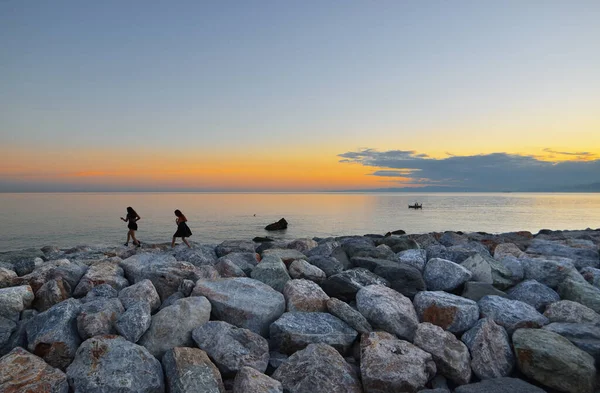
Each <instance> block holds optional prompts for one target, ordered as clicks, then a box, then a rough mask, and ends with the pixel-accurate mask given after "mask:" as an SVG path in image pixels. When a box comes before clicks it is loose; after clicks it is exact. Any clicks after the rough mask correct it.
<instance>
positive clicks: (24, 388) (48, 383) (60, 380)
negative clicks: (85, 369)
mask: <svg viewBox="0 0 600 393" xmlns="http://www.w3.org/2000/svg"><path fill="white" fill-rule="evenodd" d="M0 391H1V392H4V393H18V392H23V393H34V392H48V393H67V392H68V391H69V384H68V383H67V376H66V375H65V374H64V373H63V372H62V371H60V370H57V369H55V368H53V367H50V366H49V365H48V364H46V362H44V361H43V360H42V359H40V358H39V357H37V356H35V355H32V354H31V353H29V352H27V351H26V350H24V349H23V348H15V349H13V350H12V351H11V352H10V353H8V354H7V355H6V356H4V357H2V358H0Z"/></svg>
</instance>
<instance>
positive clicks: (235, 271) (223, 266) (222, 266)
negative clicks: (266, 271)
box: [215, 255, 254, 277]
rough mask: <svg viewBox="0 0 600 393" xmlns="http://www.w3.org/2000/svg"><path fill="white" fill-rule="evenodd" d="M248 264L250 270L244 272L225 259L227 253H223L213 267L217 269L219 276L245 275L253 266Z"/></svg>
mask: <svg viewBox="0 0 600 393" xmlns="http://www.w3.org/2000/svg"><path fill="white" fill-rule="evenodd" d="M249 266H251V267H250V272H249V273H246V272H245V271H244V270H242V268H241V267H239V266H238V265H236V264H235V263H233V262H232V261H231V260H229V259H227V255H225V256H224V257H222V258H219V261H218V262H217V264H216V265H215V269H217V271H218V272H219V275H220V276H221V277H246V276H248V275H249V274H251V273H252V269H253V268H254V266H252V265H249Z"/></svg>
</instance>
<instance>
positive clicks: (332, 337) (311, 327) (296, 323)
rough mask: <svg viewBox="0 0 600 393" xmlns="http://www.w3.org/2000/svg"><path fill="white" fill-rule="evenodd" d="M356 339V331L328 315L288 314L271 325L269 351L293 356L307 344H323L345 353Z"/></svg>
mask: <svg viewBox="0 0 600 393" xmlns="http://www.w3.org/2000/svg"><path fill="white" fill-rule="evenodd" d="M357 336H358V333H357V332H356V330H354V329H352V328H351V327H350V326H348V325H347V324H346V323H345V322H344V321H342V320H340V319H338V318H336V317H334V316H333V315H331V314H328V313H320V312H288V313H285V314H283V315H282V316H281V318H279V319H278V320H276V321H275V322H273V323H272V324H271V327H270V339H271V344H272V346H273V349H275V350H277V351H279V352H281V353H285V354H293V353H294V352H296V351H299V350H301V349H303V348H305V347H306V346H308V345H309V344H317V343H325V344H328V345H331V346H332V347H334V348H335V349H337V350H338V351H339V352H340V353H342V354H343V353H346V352H348V350H349V349H350V346H351V345H352V343H353V342H354V340H355V339H356V337H357Z"/></svg>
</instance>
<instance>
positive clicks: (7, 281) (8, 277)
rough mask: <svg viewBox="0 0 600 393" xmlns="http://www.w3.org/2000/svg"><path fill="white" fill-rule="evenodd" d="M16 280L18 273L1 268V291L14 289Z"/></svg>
mask: <svg viewBox="0 0 600 393" xmlns="http://www.w3.org/2000/svg"><path fill="white" fill-rule="evenodd" d="M16 278H17V273H15V272H14V271H12V270H10V269H5V268H3V267H0V289H2V288H8V287H12V286H13V282H14V280H15V279H16Z"/></svg>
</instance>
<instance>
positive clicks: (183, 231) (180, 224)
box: [171, 209, 192, 248]
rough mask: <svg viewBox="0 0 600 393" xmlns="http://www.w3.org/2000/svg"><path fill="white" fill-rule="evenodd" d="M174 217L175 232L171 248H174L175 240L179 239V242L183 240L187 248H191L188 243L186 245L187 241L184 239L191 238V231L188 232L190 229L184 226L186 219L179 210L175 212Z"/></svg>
mask: <svg viewBox="0 0 600 393" xmlns="http://www.w3.org/2000/svg"><path fill="white" fill-rule="evenodd" d="M175 215H176V216H177V218H176V219H175V223H176V224H177V232H175V234H174V235H173V241H172V242H171V247H175V238H177V237H180V238H181V240H183V242H184V243H185V244H186V245H187V246H188V247H189V248H191V246H190V243H188V241H187V240H185V238H186V237H190V236H192V231H191V230H190V227H188V226H187V224H186V222H187V218H185V216H184V215H183V213H182V212H181V211H180V210H179V209H177V210H175Z"/></svg>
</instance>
